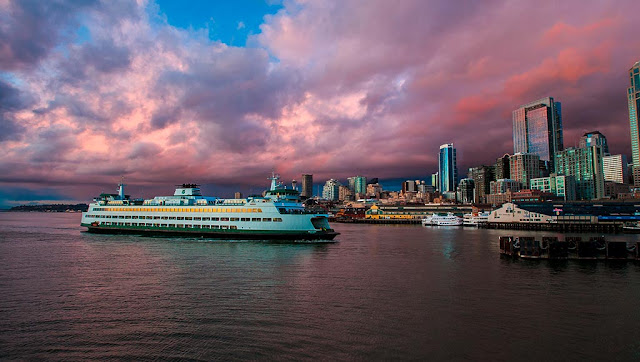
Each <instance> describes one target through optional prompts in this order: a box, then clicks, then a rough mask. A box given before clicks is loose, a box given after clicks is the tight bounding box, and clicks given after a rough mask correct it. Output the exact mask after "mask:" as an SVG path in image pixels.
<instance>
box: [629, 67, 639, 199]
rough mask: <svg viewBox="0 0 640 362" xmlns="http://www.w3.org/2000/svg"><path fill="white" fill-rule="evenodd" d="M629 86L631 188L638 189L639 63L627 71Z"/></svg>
mask: <svg viewBox="0 0 640 362" xmlns="http://www.w3.org/2000/svg"><path fill="white" fill-rule="evenodd" d="M629 82H630V86H629V88H627V104H628V105H629V123H630V125H631V160H632V161H633V187H636V188H638V187H640V148H639V147H640V145H639V144H638V143H639V142H640V134H639V133H638V111H639V110H640V62H636V64H634V65H633V67H631V69H629Z"/></svg>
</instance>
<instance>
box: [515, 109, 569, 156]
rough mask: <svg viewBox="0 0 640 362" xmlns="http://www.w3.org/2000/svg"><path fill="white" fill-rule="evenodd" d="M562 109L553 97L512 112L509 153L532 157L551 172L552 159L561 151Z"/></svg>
mask: <svg viewBox="0 0 640 362" xmlns="http://www.w3.org/2000/svg"><path fill="white" fill-rule="evenodd" d="M563 143H564V142H563V138H562V108H561V104H560V102H555V101H554V100H553V97H547V98H542V99H539V100H537V101H535V102H531V103H527V104H524V105H522V106H520V108H518V109H516V110H515V111H513V153H532V154H535V155H538V156H539V157H540V160H542V161H546V162H548V163H549V167H550V168H551V169H553V161H554V155H555V154H556V153H557V152H558V151H561V150H562V149H563V148H564V144H563Z"/></svg>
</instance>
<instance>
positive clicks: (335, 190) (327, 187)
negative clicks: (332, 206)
mask: <svg viewBox="0 0 640 362" xmlns="http://www.w3.org/2000/svg"><path fill="white" fill-rule="evenodd" d="M340 186H341V185H340V182H339V181H338V180H335V179H330V180H327V182H325V184H324V187H323V188H322V198H323V199H325V200H330V201H337V200H338V197H339V196H340Z"/></svg>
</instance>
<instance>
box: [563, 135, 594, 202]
mask: <svg viewBox="0 0 640 362" xmlns="http://www.w3.org/2000/svg"><path fill="white" fill-rule="evenodd" d="M603 153H604V152H603V151H602V147H599V146H591V147H585V148H572V147H571V148H567V149H566V150H563V151H560V152H558V154H556V161H555V165H556V172H557V174H558V175H567V176H574V177H575V181H576V199H577V200H593V199H601V198H603V197H604V170H603V167H602V158H603V157H604V156H603Z"/></svg>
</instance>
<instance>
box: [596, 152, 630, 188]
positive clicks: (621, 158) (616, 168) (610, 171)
mask: <svg viewBox="0 0 640 362" xmlns="http://www.w3.org/2000/svg"><path fill="white" fill-rule="evenodd" d="M602 168H603V170H604V180H605V181H611V182H616V183H619V184H623V183H626V182H627V178H628V172H629V171H628V169H627V156H625V155H609V156H604V157H602Z"/></svg>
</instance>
